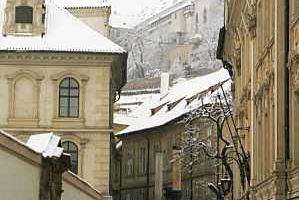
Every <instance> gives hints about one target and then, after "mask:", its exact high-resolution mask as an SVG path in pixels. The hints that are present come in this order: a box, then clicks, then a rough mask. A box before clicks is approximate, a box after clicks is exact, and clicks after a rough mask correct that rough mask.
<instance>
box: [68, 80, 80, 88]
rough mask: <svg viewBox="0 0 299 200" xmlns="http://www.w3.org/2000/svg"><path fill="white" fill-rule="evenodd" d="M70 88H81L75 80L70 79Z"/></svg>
mask: <svg viewBox="0 0 299 200" xmlns="http://www.w3.org/2000/svg"><path fill="white" fill-rule="evenodd" d="M70 86H71V87H72V88H78V87H79V86H78V83H77V81H76V80H75V79H73V78H71V79H70Z"/></svg>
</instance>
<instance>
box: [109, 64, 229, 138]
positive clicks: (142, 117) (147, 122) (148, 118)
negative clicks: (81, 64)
mask: <svg viewBox="0 0 299 200" xmlns="http://www.w3.org/2000/svg"><path fill="white" fill-rule="evenodd" d="M228 80H230V76H229V74H228V72H227V70H225V69H220V70H218V71H216V72H214V73H211V74H208V75H205V76H201V77H197V78H194V79H191V80H188V81H185V82H183V83H179V84H177V85H175V86H173V87H172V88H171V90H170V91H169V93H168V94H167V95H166V96H165V97H164V98H163V99H161V100H158V101H152V102H151V103H146V104H142V105H141V106H140V107H139V108H138V109H137V110H136V111H135V112H133V114H132V116H135V117H136V119H135V120H133V121H129V122H128V123H127V124H129V126H128V127H127V128H125V129H124V130H122V131H120V132H118V133H116V134H115V135H124V134H130V133H136V132H138V133H142V131H144V130H148V129H152V128H155V127H160V126H163V125H166V124H167V123H169V122H171V121H173V120H175V119H178V118H179V117H181V116H183V115H184V114H186V113H188V112H190V111H192V110H194V109H196V108H199V107H200V106H202V103H208V102H210V99H209V97H210V96H211V93H212V92H214V93H215V92H219V87H220V85H222V84H223V88H224V89H225V90H227V89H228V88H230V84H231V82H230V81H228ZM186 88H188V89H186ZM202 98H203V102H202V100H201V99H202ZM153 110H154V111H155V112H154V113H153ZM132 116H131V117H132ZM124 120H125V119H122V120H120V119H117V121H121V122H122V123H123V124H125V121H124Z"/></svg>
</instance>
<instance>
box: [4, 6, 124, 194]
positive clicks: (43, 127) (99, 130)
mask: <svg viewBox="0 0 299 200" xmlns="http://www.w3.org/2000/svg"><path fill="white" fill-rule="evenodd" d="M57 2H58V1H57ZM57 2H56V1H55V0H46V1H43V0H27V1H18V0H7V1H6V0H5V1H1V3H0V29H1V32H2V34H1V36H0V41H1V47H0V73H1V76H0V93H1V95H0V96H1V98H0V102H1V105H2V112H1V114H0V128H1V129H3V130H5V131H7V132H10V133H12V134H13V135H14V136H17V137H18V138H20V139H22V140H24V141H26V139H27V138H28V137H29V136H30V135H31V134H37V133H41V132H50V131H51V132H54V133H55V134H57V135H59V136H61V137H62V142H63V143H62V145H63V147H64V148H65V151H66V152H68V153H70V154H71V155H72V157H71V162H72V168H71V170H72V171H73V172H74V173H76V174H78V175H79V176H80V177H83V178H84V179H85V180H87V181H88V182H89V183H91V184H92V185H93V186H94V187H95V188H96V189H98V190H99V191H101V192H102V193H103V194H108V193H109V175H110V171H109V166H110V164H109V163H110V136H111V133H112V132H113V127H112V118H113V117H112V104H113V102H114V99H116V96H117V92H118V91H119V90H120V89H121V87H122V86H123V85H124V84H125V82H126V57H127V56H126V52H125V51H124V50H123V49H122V48H121V47H119V46H117V45H116V44H114V43H113V42H111V41H110V40H109V39H107V38H106V37H104V36H103V35H101V34H99V33H97V32H96V31H94V30H92V29H91V28H90V27H88V26H87V25H86V24H84V23H83V22H81V21H80V20H78V19H77V18H75V17H74V16H73V15H72V14H70V13H69V12H68V11H67V10H65V9H64V8H63V7H61V6H59V4H58V3H57Z"/></svg>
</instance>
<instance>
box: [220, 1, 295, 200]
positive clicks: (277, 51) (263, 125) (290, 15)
mask: <svg viewBox="0 0 299 200" xmlns="http://www.w3.org/2000/svg"><path fill="white" fill-rule="evenodd" d="M298 17H299V2H298V1H297V0H289V1H282V0H275V1H270V0H266V1H259V0H247V1H245V0H241V1H239V0H238V1H236V0H227V1H225V39H224V53H223V61H224V65H225V67H226V68H228V69H229V70H230V71H231V72H232V74H233V79H234V107H235V113H234V115H235V118H236V120H237V125H238V127H246V129H243V130H240V131H239V134H240V135H241V138H242V142H243V144H244V147H245V149H246V150H247V151H248V152H249V153H250V159H251V161H250V168H251V181H250V185H247V187H246V188H245V189H242V188H241V184H240V179H239V178H238V176H235V179H234V197H235V198H236V199H242V198H244V199H245V198H246V197H247V198H250V199H284V200H286V199H298V198H299V196H298V186H299V183H298V181H297V179H296V178H295V177H297V176H298V162H297V160H298V158H299V157H298V153H297V152H298V151H297V149H298V148H297V147H296V146H297V145H296V141H298V130H299V129H298V118H297V113H298V112H297V110H296V108H297V107H298V91H297V89H298V81H297V79H298V76H297V74H298V70H297V69H298V54H299V51H298V41H299V35H298V27H299V25H298V19H299V18H298ZM237 173H238V167H236V168H235V174H237Z"/></svg>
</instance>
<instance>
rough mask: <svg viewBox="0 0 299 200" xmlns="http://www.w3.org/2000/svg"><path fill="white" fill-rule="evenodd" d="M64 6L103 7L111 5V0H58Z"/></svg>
mask: <svg viewBox="0 0 299 200" xmlns="http://www.w3.org/2000/svg"><path fill="white" fill-rule="evenodd" d="M56 2H57V4H58V5H59V6H61V7H63V8H102V7H110V6H111V3H110V1H109V0H56Z"/></svg>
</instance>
